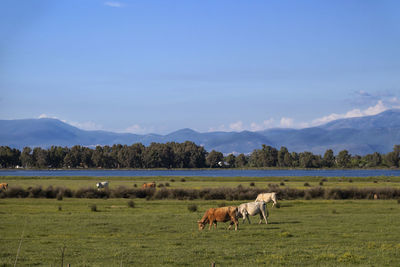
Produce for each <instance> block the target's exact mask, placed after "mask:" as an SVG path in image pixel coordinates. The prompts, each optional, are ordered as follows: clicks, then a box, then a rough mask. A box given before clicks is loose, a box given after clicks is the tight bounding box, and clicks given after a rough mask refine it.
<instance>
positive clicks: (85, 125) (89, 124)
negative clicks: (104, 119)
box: [67, 121, 104, 131]
mask: <svg viewBox="0 0 400 267" xmlns="http://www.w3.org/2000/svg"><path fill="white" fill-rule="evenodd" d="M67 123H68V124H71V125H72V126H75V127H77V128H79V129H82V130H86V131H98V130H104V128H103V126H102V125H101V124H97V123H95V122H93V121H85V122H67Z"/></svg>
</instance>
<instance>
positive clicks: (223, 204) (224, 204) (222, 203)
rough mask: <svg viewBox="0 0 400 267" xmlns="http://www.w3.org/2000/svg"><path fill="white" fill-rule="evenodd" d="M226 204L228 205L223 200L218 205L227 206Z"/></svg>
mask: <svg viewBox="0 0 400 267" xmlns="http://www.w3.org/2000/svg"><path fill="white" fill-rule="evenodd" d="M226 206H227V205H226V203H225V202H221V203H219V204H218V207H226Z"/></svg>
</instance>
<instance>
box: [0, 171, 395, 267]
mask: <svg viewBox="0 0 400 267" xmlns="http://www.w3.org/2000/svg"><path fill="white" fill-rule="evenodd" d="M13 179H15V180H7V182H8V183H9V184H10V186H11V187H20V188H21V189H22V190H26V191H28V190H29V189H28V188H29V187H32V188H31V189H30V190H31V191H32V190H33V188H42V190H43V191H45V190H46V189H47V187H49V186H50V185H53V184H52V183H51V182H52V181H57V178H53V177H52V178H51V179H50V178H49V179H47V178H40V179H18V178H17V177H14V178H13ZM64 179H65V178H63V179H61V181H63V182H65V181H66V180H64ZM123 179H127V178H126V177H124V178H123ZM135 179H137V178H135ZM141 179H142V180H133V179H132V180H131V179H128V182H129V184H130V188H128V184H125V185H124V184H118V183H120V182H121V183H123V181H122V180H119V179H111V180H110V185H111V188H110V191H112V190H115V191H117V190H118V189H119V188H120V186H126V187H127V189H129V190H131V189H135V188H134V187H133V185H132V183H136V184H137V186H139V184H140V182H142V181H149V180H156V182H157V183H158V184H159V183H164V184H165V183H166V182H169V183H170V186H169V187H163V188H157V190H156V192H153V197H149V198H146V197H145V198H138V197H134V198H121V197H116V196H114V197H108V198H85V197H84V198H76V197H68V196H64V197H61V198H60V197H57V196H55V197H54V198H47V197H38V198H35V197H27V198H14V197H6V198H0V232H1V236H0V266H14V264H15V263H17V264H16V265H17V266H35V265H36V266H43V265H45V266H60V265H61V263H63V264H64V266H65V265H66V264H71V266H160V265H161V266H210V265H211V263H212V262H215V263H216V266H228V265H233V266H259V265H268V266H305V265H306V266H349V265H358V266H400V224H399V221H400V201H399V200H398V199H397V198H391V199H377V200H374V199H370V198H363V199H352V198H349V199H345V200H343V199H324V198H318V197H311V198H308V197H307V196H302V197H299V198H296V199H285V198H284V199H282V200H280V204H281V205H280V208H271V204H269V205H268V210H269V222H270V223H269V224H268V225H265V224H261V225H259V224H257V222H258V217H251V220H252V224H250V225H249V224H247V223H245V224H243V223H242V220H240V224H239V230H238V231H233V230H230V231H228V230H227V229H226V228H227V227H228V223H225V224H224V223H218V229H217V230H215V229H212V230H210V231H209V230H208V228H207V227H206V229H205V230H203V231H199V230H198V227H197V223H196V222H197V220H199V219H200V218H201V217H202V215H203V214H204V212H205V211H206V210H207V209H208V208H211V207H218V206H223V205H239V204H241V203H243V202H247V201H249V200H246V199H234V198H233V199H232V200H230V199H213V198H204V197H203V198H198V199H196V198H193V199H192V200H190V198H181V199H178V198H172V197H171V198H169V197H168V198H162V199H161V198H156V197H154V196H155V195H156V194H157V192H162V191H163V190H167V189H168V190H179V188H180V187H179V185H180V184H185V185H186V184H188V183H197V185H198V187H197V190H200V191H201V190H207V188H211V189H213V190H217V191H216V192H218V190H221V192H225V191H226V190H227V191H228V192H229V190H238V187H239V185H241V186H242V187H243V188H244V190H249V192H253V191H254V190H255V191H257V190H266V189H268V188H270V187H268V184H276V183H278V184H279V183H280V182H281V181H283V180H284V179H286V178H280V179H276V180H274V179H272V180H270V178H265V179H268V180H265V181H264V180H263V179H262V178H242V179H239V180H238V181H236V182H235V181H233V180H234V179H233V178H228V179H227V178H211V180H212V181H202V180H203V178H189V177H187V178H185V179H186V180H185V181H184V182H183V181H180V179H182V178H180V177H179V178H177V177H174V178H172V177H169V178H165V177H161V178H157V177H156V178H153V177H151V178H141ZM171 179H174V180H175V181H171ZM207 179H210V178H207ZM224 179H227V180H228V181H227V182H228V183H232V185H231V186H228V185H227V184H225V183H224ZM290 179H291V178H289V180H288V181H284V183H285V185H284V186H279V188H281V189H282V187H283V188H284V187H290V188H293V190H299V191H302V190H303V189H304V188H305V189H307V190H308V186H305V187H304V183H306V182H308V183H310V184H311V186H313V183H316V185H318V186H320V185H319V183H320V182H321V181H320V179H321V178H319V179H318V178H316V179H314V180H313V179H308V178H306V179H303V180H301V179H299V178H296V179H294V180H293V181H291V180H290ZM330 179H332V180H330ZM339 179H342V178H328V179H327V180H326V181H322V182H323V185H322V186H321V187H322V188H324V187H326V190H339V189H340V190H344V189H346V187H343V188H340V187H336V186H330V185H329V183H346V184H347V183H352V184H353V187H351V190H353V189H354V188H358V189H359V190H360V192H363V190H365V187H364V186H363V185H365V184H367V185H368V186H369V185H371V187H372V186H374V185H376V184H378V185H379V184H380V183H383V181H384V180H385V181H387V180H390V181H389V182H388V183H390V184H393V185H395V184H397V183H399V181H398V180H399V178H393V177H389V178H387V177H386V178H385V177H379V178H372V179H371V180H369V181H368V179H365V180H362V181H361V180H360V181H358V180H357V179H362V178H353V180H354V181H352V182H349V181H348V180H347V181H343V180H342V181H339ZM346 179H347V178H346ZM376 179H378V181H377V183H375V180H376ZM2 180H4V177H2ZM10 181H11V182H10ZM46 181H47V182H49V183H48V184H44V183H43V182H46ZM77 181H85V182H87V184H80V183H78V184H75V183H76V182H77ZM32 182H33V183H36V184H33V183H32ZM95 182H96V179H92V178H89V179H86V180H85V178H83V177H81V178H79V179H71V180H70V181H69V183H68V181H67V182H65V183H66V184H64V185H63V186H67V187H71V188H72V189H71V192H77V191H78V190H79V189H80V188H85V187H88V186H91V187H93V184H94V183H95ZM211 182H212V183H215V184H214V185H215V187H212V186H211V185H210V183H211ZM251 182H253V183H254V184H255V185H254V186H251V185H250V183H251ZM292 182H293V183H297V184H300V185H301V186H299V187H295V186H294V185H293V184H291V183H292ZM262 183H265V184H262ZM317 183H318V184H317ZM357 183H359V184H357ZM89 184H90V185H89ZM116 184H117V185H116ZM260 184H262V185H265V187H263V186H262V185H260ZM140 185H141V184H140ZM56 186H57V185H53V187H52V188H53V191H54V188H56ZM11 187H10V189H11ZM303 187H304V188H303ZM93 188H94V187H93ZM377 188H378V186H377ZM396 188H397V186H393V187H389V186H385V187H381V189H382V190H389V189H390V190H394V189H396ZM10 189H9V190H10ZM183 189H184V190H187V191H190V190H195V189H196V188H193V187H188V186H187V187H184V188H183ZM91 190H92V189H91ZM135 190H139V189H135ZM53 191H51V192H53ZM92 191H93V192H96V191H97V190H92ZM352 192H353V191H352ZM39 193H40V192H39ZM158 194H161V193H158Z"/></svg>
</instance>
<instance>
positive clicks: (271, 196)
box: [256, 192, 278, 207]
mask: <svg viewBox="0 0 400 267" xmlns="http://www.w3.org/2000/svg"><path fill="white" fill-rule="evenodd" d="M256 201H257V202H259V201H264V202H265V203H268V202H271V201H272V202H274V203H273V204H272V207H273V206H275V205H276V204H277V203H278V202H277V201H276V193H275V192H271V193H262V194H258V196H257V198H256Z"/></svg>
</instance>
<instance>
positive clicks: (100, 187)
mask: <svg viewBox="0 0 400 267" xmlns="http://www.w3.org/2000/svg"><path fill="white" fill-rule="evenodd" d="M108 184H109V182H108V181H106V182H100V183H97V184H96V186H97V189H98V190H100V189H102V188H108Z"/></svg>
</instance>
